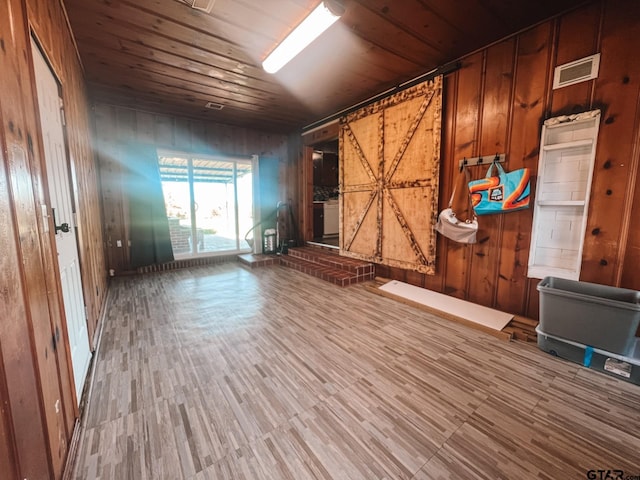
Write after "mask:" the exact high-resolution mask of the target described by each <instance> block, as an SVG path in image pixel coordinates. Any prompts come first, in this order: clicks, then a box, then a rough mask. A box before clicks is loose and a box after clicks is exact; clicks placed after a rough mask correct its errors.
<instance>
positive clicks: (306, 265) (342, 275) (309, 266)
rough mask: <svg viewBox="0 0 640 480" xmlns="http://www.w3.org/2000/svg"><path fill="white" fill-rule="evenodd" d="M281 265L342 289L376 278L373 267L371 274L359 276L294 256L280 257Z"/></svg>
mask: <svg viewBox="0 0 640 480" xmlns="http://www.w3.org/2000/svg"><path fill="white" fill-rule="evenodd" d="M289 251H291V250H289ZM280 264H281V265H284V266H285V267H289V268H293V269H294V270H298V271H299V272H303V273H306V274H307V275H311V276H314V277H316V278H320V279H322V280H325V281H327V282H331V283H333V284H335V285H338V286H340V287H347V286H349V285H353V284H355V283H359V282H366V281H369V280H373V278H374V273H373V266H372V270H371V271H370V272H369V273H367V274H364V273H363V274H357V273H355V272H351V271H348V270H344V269H340V268H336V267H332V266H330V265H323V264H320V263H317V262H314V261H311V260H305V259H304V258H300V257H298V256H293V255H282V256H281V257H280Z"/></svg>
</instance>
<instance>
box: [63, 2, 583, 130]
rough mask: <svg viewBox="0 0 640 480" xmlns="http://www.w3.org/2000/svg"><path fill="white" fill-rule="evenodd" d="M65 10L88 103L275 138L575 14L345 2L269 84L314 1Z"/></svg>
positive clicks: (101, 5) (487, 5)
mask: <svg viewBox="0 0 640 480" xmlns="http://www.w3.org/2000/svg"><path fill="white" fill-rule="evenodd" d="M63 1H64V4H65V6H66V8H67V11H68V15H69V19H70V22H71V26H72V30H73V32H74V35H75V37H76V41H77V44H78V49H79V52H80V56H81V59H82V63H83V65H84V69H85V74H86V80H87V83H88V86H89V92H90V95H91V97H92V98H93V99H94V100H95V101H99V102H105V103H111V104H115V105H124V106H131V105H134V106H135V107H136V108H138V109H140V110H147V111H151V112H158V113H166V114H172V115H178V116H187V117H192V118H198V119H202V120H206V121H214V122H220V123H227V124H231V125H243V126H248V127H254V128H260V129H262V130H270V131H281V132H288V131H293V130H297V129H300V128H302V127H304V126H305V125H308V124H310V123H312V122H315V121H317V120H320V119H322V118H324V117H325V116H328V115H331V114H334V113H336V112H338V111H340V110H342V109H344V108H347V107H349V106H351V105H353V104H355V103H358V102H360V101H363V100H365V99H367V98H370V97H371V96H373V95H376V94H379V93H381V92H383V91H385V90H387V89H388V88H392V87H394V86H396V85H399V84H401V83H403V82H405V81H407V80H410V79H412V78H415V77H417V76H418V75H421V74H424V73H426V72H428V71H430V70H432V69H434V68H436V67H438V66H442V65H444V64H446V63H448V62H451V61H453V60H455V59H457V58H459V57H461V56H462V55H464V54H466V53H469V52H472V51H474V50H476V49H478V48H480V47H483V46H485V45H487V44H489V43H491V42H493V41H496V40H498V39H501V38H503V37H505V36H507V35H509V34H511V33H514V32H516V31H518V30H521V29H522V28H524V27H526V26H528V25H531V24H534V23H537V22H538V21H541V20H543V19H546V18H548V17H550V16H553V15H555V14H557V13H560V12H562V11H565V10H567V9H570V8H572V7H574V6H577V5H580V4H584V3H585V2H584V0H580V1H578V0H537V1H535V2H520V1H513V0H457V1H453V0H393V1H392V0H343V4H344V6H345V8H346V12H345V15H344V16H343V17H342V18H341V19H340V21H339V22H337V23H336V24H334V26H332V27H331V29H330V30H329V31H328V32H327V33H325V34H324V35H323V36H322V37H321V38H320V39H318V40H317V41H316V42H314V43H313V44H312V45H311V46H309V47H308V48H307V49H306V50H305V51H304V52H302V54H300V55H298V57H297V58H295V59H294V60H293V61H291V62H290V63H289V64H288V65H286V66H285V67H284V68H283V69H282V70H280V71H279V72H278V73H277V74H275V75H270V74H268V73H266V72H264V71H263V70H262V68H261V62H262V60H263V59H264V58H265V57H266V55H267V54H268V53H269V52H270V51H271V50H272V49H273V48H274V47H275V45H276V44H277V42H278V41H280V40H282V39H283V38H284V37H285V36H286V35H287V33H288V32H289V31H290V30H291V28H292V27H295V25H297V24H298V23H299V22H300V21H301V20H302V19H303V18H304V17H305V15H306V14H307V13H308V12H310V11H311V10H312V9H313V8H314V7H315V6H316V5H317V4H318V3H319V2H318V0H259V1H258V0H216V2H215V4H214V6H213V10H212V11H211V13H210V14H207V13H205V12H202V11H199V10H194V9H192V8H190V7H189V6H188V5H186V4H185V3H183V2H182V1H180V0H137V1H136V0H63ZM186 1H189V0H186ZM207 102H215V103H219V104H221V105H223V106H224V108H223V109H222V110H211V109H207V108H205V104H206V103H207Z"/></svg>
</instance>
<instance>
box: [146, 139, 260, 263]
mask: <svg viewBox="0 0 640 480" xmlns="http://www.w3.org/2000/svg"><path fill="white" fill-rule="evenodd" d="M158 157H159V164H160V178H161V179H162V190H163V192H164V199H165V204H166V207H167V216H168V218H169V230H170V233H171V244H172V246H173V253H174V255H175V256H176V258H185V257H192V256H198V255H207V254H216V253H222V252H236V251H247V250H249V245H248V244H247V243H246V242H245V241H244V235H245V233H246V232H247V231H248V230H249V229H250V228H251V227H252V225H253V224H254V216H253V210H254V209H253V188H252V186H253V181H252V163H253V161H252V159H251V158H241V159H238V158H229V157H211V156H206V155H192V154H185V153H179V152H167V151H160V152H158Z"/></svg>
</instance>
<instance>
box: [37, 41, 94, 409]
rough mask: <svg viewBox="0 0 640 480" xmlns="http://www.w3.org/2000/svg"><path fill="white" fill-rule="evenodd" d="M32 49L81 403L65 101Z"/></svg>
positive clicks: (84, 351)
mask: <svg viewBox="0 0 640 480" xmlns="http://www.w3.org/2000/svg"><path fill="white" fill-rule="evenodd" d="M31 50H32V52H33V61H34V66H35V74H36V86H37V91H38V106H39V109H40V122H41V127H42V138H43V141H44V155H45V163H46V169H47V178H48V183H49V195H50V197H51V205H50V214H53V215H54V221H55V225H56V226H57V227H62V228H61V229H58V228H56V236H55V237H56V249H57V253H58V265H59V268H60V280H61V284H62V296H63V299H64V312H65V316H66V322H67V331H68V334H69V348H70V349H71V362H72V365H73V379H74V381H75V387H76V394H77V399H78V402H79V401H80V397H81V394H82V388H83V386H84V381H85V377H86V375H87V370H88V368H89V361H90V359H91V350H90V348H89V335H88V332H87V320H86V317H85V308H84V298H83V294H82V282H81V279H80V262H79V259H78V244H77V240H76V232H75V225H74V217H73V209H72V201H71V185H70V182H69V169H68V166H67V158H66V150H65V140H64V133H63V127H62V112H61V107H62V100H61V99H60V95H59V93H58V83H57V81H56V79H55V77H54V76H53V73H52V72H51V70H50V69H49V65H48V64H47V62H46V61H45V59H44V57H43V56H42V53H41V52H40V49H39V48H38V47H37V46H36V45H35V44H34V42H33V41H32V42H31ZM65 224H66V226H65Z"/></svg>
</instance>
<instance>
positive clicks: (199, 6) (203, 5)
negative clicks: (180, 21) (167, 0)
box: [180, 0, 216, 13]
mask: <svg viewBox="0 0 640 480" xmlns="http://www.w3.org/2000/svg"><path fill="white" fill-rule="evenodd" d="M180 1H181V2H182V3H186V4H187V5H189V6H190V7H191V8H195V9H196V10H202V11H203V12H207V13H211V10H212V9H213V4H214V3H216V0H180Z"/></svg>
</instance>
